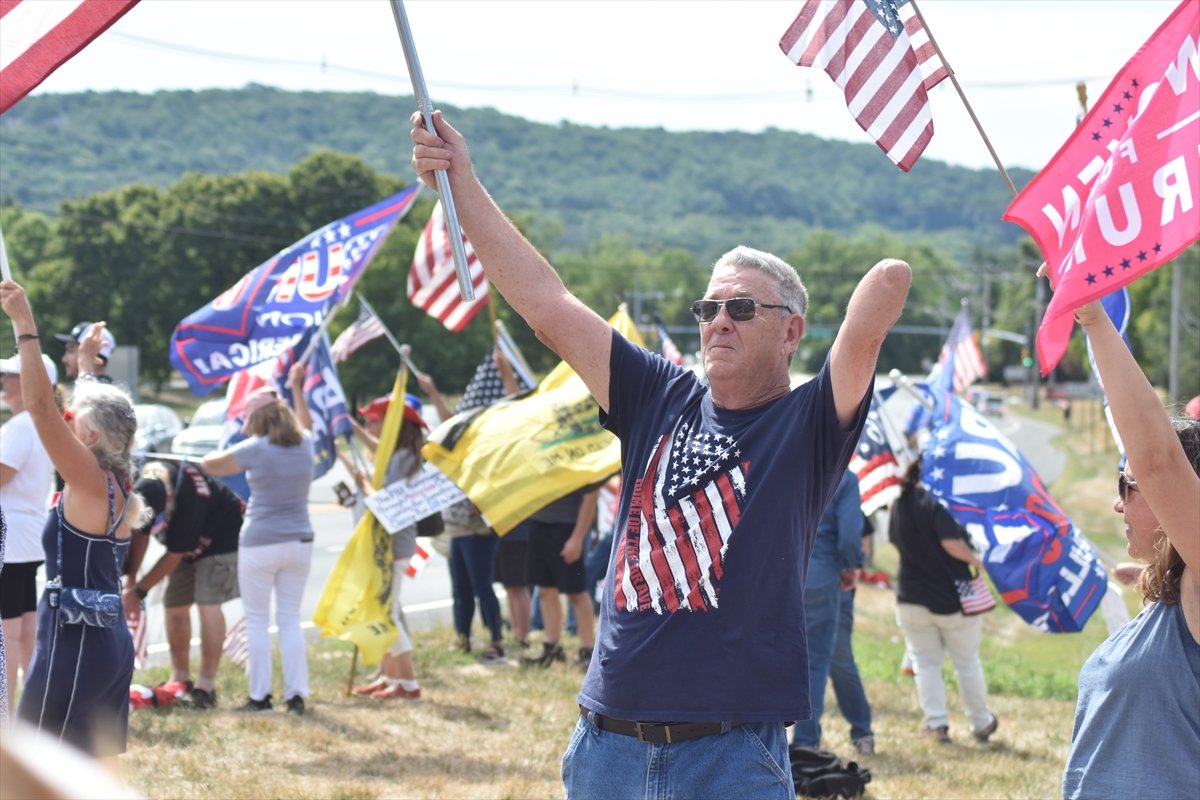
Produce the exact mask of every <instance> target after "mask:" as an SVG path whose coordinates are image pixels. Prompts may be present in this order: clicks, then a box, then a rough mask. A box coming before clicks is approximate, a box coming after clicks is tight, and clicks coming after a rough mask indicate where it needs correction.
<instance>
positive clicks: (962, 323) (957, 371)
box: [938, 308, 987, 394]
mask: <svg viewBox="0 0 1200 800" xmlns="http://www.w3.org/2000/svg"><path fill="white" fill-rule="evenodd" d="M938 363H939V364H941V366H942V369H947V368H950V369H953V370H954V392H955V393H956V394H957V393H959V392H961V391H962V390H963V389H966V388H967V387H968V386H970V385H971V384H972V383H974V382H975V381H977V380H979V379H980V378H986V377H987V364H986V363H985V362H984V360H983V352H982V351H981V350H980V349H979V343H978V342H976V341H975V336H974V335H973V334H972V333H971V323H970V321H969V320H968V319H967V310H966V309H965V308H964V309H963V310H962V311H960V312H958V317H956V318H955V320H954V325H953V326H951V328H950V335H949V336H947V337H946V344H944V345H942V353H941V355H939V356H938ZM947 383H949V382H948V381H947Z"/></svg>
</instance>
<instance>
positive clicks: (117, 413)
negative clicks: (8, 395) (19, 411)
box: [0, 281, 143, 756]
mask: <svg viewBox="0 0 1200 800" xmlns="http://www.w3.org/2000/svg"><path fill="white" fill-rule="evenodd" d="M0 305H3V308H4V311H5V313H7V314H8V316H9V317H10V318H11V319H12V321H13V324H14V326H15V329H16V332H17V352H18V354H19V355H20V357H21V395H22V398H23V400H24V401H25V408H26V410H27V411H28V412H29V414H30V415H31V416H32V417H33V422H34V426H35V428H36V429H37V433H38V436H39V438H41V440H42V444H43V445H44V446H45V448H46V452H47V453H49V455H50V460H51V461H53V462H54V467H55V469H57V470H58V472H59V474H60V475H61V476H62V478H63V482H64V488H63V491H62V493H61V495H60V496H59V498H58V499H57V502H56V503H55V506H54V509H53V510H52V511H51V512H50V514H49V515H48V518H47V520H46V528H45V530H44V531H43V534H42V543H43V546H44V548H45V551H46V578H47V582H48V583H49V582H51V581H54V580H55V579H58V582H59V583H60V584H61V585H62V586H63V587H71V588H75V589H80V588H82V589H98V590H101V591H104V592H112V593H116V594H117V595H118V597H119V595H120V582H121V567H122V564H123V562H124V559H125V554H126V552H127V551H128V549H129V533H130V529H131V528H132V527H134V526H136V525H137V523H138V521H139V519H138V518H139V517H140V516H141V514H142V509H143V504H142V502H141V501H140V499H139V498H138V496H137V495H135V494H131V493H130V489H129V487H130V486H131V477H132V473H133V462H132V458H131V450H132V446H133V438H134V432H135V431H136V429H137V418H136V416H135V415H134V413H133V406H132V405H131V404H130V402H129V398H128V397H127V396H126V395H125V394H124V393H123V392H121V391H120V390H118V389H116V388H114V387H112V386H109V385H106V384H103V383H99V382H97V381H95V379H94V374H93V373H92V368H93V367H94V365H95V357H96V354H97V353H98V352H99V349H100V345H101V343H102V339H101V337H102V335H103V331H104V323H97V324H96V325H95V326H94V328H93V330H92V333H91V335H89V336H88V337H87V338H86V339H85V340H84V341H83V342H82V343H81V344H80V347H79V371H80V374H79V378H78V379H77V382H76V388H75V395H74V397H73V398H72V401H71V403H70V405H69V406H68V408H67V410H66V411H65V412H64V413H62V414H60V413H59V411H58V408H57V406H56V405H55V402H54V390H53V387H52V386H51V385H50V379H49V377H48V376H47V375H46V371H45V369H44V367H43V366H42V358H41V348H40V347H39V345H38V336H37V327H36V326H35V324H34V319H33V312H32V310H31V309H30V307H29V301H28V299H27V298H26V296H25V292H24V290H23V289H22V288H21V287H20V286H19V285H17V284H16V283H14V282H12V281H3V282H0ZM52 597H54V593H53V592H52V591H47V592H46V593H44V594H43V595H42V597H41V600H40V601H39V603H38V612H37V644H36V647H35V649H34V656H33V663H32V664H31V665H30V670H29V672H30V674H29V679H28V682H27V683H26V687H25V691H24V692H23V693H22V694H21V702H20V705H19V707H18V709H17V714H18V716H19V717H20V718H21V719H23V720H24V721H26V722H28V723H29V724H31V725H33V726H35V727H37V728H38V729H39V730H41V732H42V733H44V734H48V735H50V736H53V737H54V738H55V739H57V740H58V741H60V742H66V743H69V744H72V745H74V746H76V747H78V748H80V749H82V750H83V751H85V752H87V753H89V754H91V755H95V756H111V755H116V754H119V753H123V752H125V740H126V733H127V730H128V722H129V683H130V679H131V678H132V676H133V642H132V640H131V639H130V636H129V629H128V627H126V625H125V621H124V619H121V618H120V613H119V600H118V606H117V608H118V614H117V619H116V621H115V624H112V625H111V626H108V627H105V626H97V625H94V624H81V623H80V622H79V621H78V617H74V618H71V619H68V617H69V616H70V615H68V614H65V613H63V611H62V610H61V609H60V608H59V607H57V605H55V606H51V602H50V601H51V599H52ZM54 599H55V600H56V601H57V597H54Z"/></svg>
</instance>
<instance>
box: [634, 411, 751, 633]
mask: <svg viewBox="0 0 1200 800" xmlns="http://www.w3.org/2000/svg"><path fill="white" fill-rule="evenodd" d="M749 469H750V462H749V461H743V460H742V452H741V448H739V447H738V444H737V442H736V441H734V440H733V439H732V438H731V437H729V436H725V435H724V434H720V433H710V432H706V431H705V432H702V431H695V430H692V429H689V426H688V424H687V423H686V422H681V423H680V424H679V426H678V427H677V428H676V430H675V433H674V434H673V435H670V436H666V435H664V436H663V437H662V440H661V441H660V442H659V444H658V447H656V448H655V450H654V454H653V455H652V456H651V458H650V463H649V464H648V465H647V466H646V471H645V473H644V474H643V476H642V477H641V478H638V479H637V483H636V484H635V485H634V489H633V500H632V503H631V505H630V507H629V516H628V520H629V521H628V525H627V528H626V530H625V533H624V534H623V535H621V536H619V537H618V538H619V542H620V543H619V545H618V547H619V548H620V550H619V552H618V554H617V571H616V574H615V576H614V581H615V583H614V586H615V593H616V604H617V610H618V611H634V610H637V611H648V610H653V611H655V612H656V613H658V614H663V613H674V612H675V611H677V610H679V609H686V610H688V611H706V610H708V609H710V608H716V607H717V589H716V585H715V581H719V580H720V579H721V575H722V574H723V573H724V569H723V567H722V562H723V561H724V557H725V551H726V549H727V547H728V544H729V537H730V535H731V534H732V533H733V529H734V527H735V526H736V525H737V522H738V520H739V519H740V518H741V509H742V502H743V501H744V500H745V497H746V475H747V473H748V471H749Z"/></svg>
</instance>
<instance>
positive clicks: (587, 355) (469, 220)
mask: <svg viewBox="0 0 1200 800" xmlns="http://www.w3.org/2000/svg"><path fill="white" fill-rule="evenodd" d="M433 117H434V125H435V127H436V128H437V130H438V131H439V132H440V133H441V136H438V135H437V134H434V133H431V132H430V131H427V130H426V129H425V123H424V120H423V118H422V117H421V115H420V114H419V113H418V114H414V115H413V118H412V122H413V129H412V140H413V157H412V164H413V169H414V170H416V172H417V175H418V176H419V177H420V179H421V180H422V181H423V182H424V183H425V185H426V186H429V187H430V188H432V189H434V190H435V191H436V189H437V183H436V179H435V176H434V171H435V170H439V169H444V170H446V173H447V177H449V179H450V188H451V191H452V192H453V193H454V205H455V207H456V210H457V211H458V219H459V222H460V223H461V224H462V228H463V231H464V232H465V233H466V234H467V237H468V238H469V239H470V240H471V246H472V247H474V248H475V253H476V255H478V256H479V263H480V264H482V265H483V268H484V271H485V272H486V273H487V276H488V280H489V281H491V282H492V283H493V284H495V286H496V288H497V289H499V290H500V294H502V295H503V296H504V299H505V300H507V301H508V302H509V304H510V305H511V306H512V307H513V308H514V309H516V311H517V313H518V314H520V315H521V316H522V317H523V318H524V319H525V321H526V322H527V323H529V326H530V327H531V328H533V330H534V333H536V334H537V337H538V338H539V339H541V340H542V342H543V343H544V344H545V345H546V346H547V347H549V348H550V349H551V350H553V351H554V352H555V353H557V354H558V355H559V356H560V357H561V358H562V359H563V360H564V361H566V362H567V363H568V364H570V365H571V367H572V368H573V369H574V370H575V371H576V372H577V373H578V374H579V376H580V377H581V378H583V380H584V382H585V383H586V384H587V386H588V389H589V390H590V391H591V393H592V396H593V397H595V398H596V402H598V403H599V404H600V407H601V408H603V409H605V410H606V411H607V410H608V358H609V353H610V352H611V349H612V330H611V329H610V328H609V326H608V323H607V322H606V321H605V320H604V319H603V318H602V317H601V316H599V315H598V314H596V313H595V312H594V311H592V310H591V309H589V308H588V307H587V306H585V305H584V304H583V303H581V302H580V301H579V300H578V299H577V298H576V297H575V296H574V295H572V294H571V293H570V292H569V291H567V287H566V286H564V285H563V282H562V279H561V278H560V277H559V276H558V273H557V272H555V271H554V268H553V267H551V266H550V264H549V263H548V262H547V261H546V259H544V258H542V256H541V254H540V253H538V251H537V250H536V249H535V248H534V246H533V245H532V244H530V243H529V242H528V241H527V240H526V239H525V237H524V236H522V235H521V233H520V231H518V230H517V229H516V228H515V227H514V226H513V224H512V223H511V222H509V221H508V218H507V217H505V216H504V213H503V212H502V211H501V210H500V208H499V207H498V206H497V205H496V204H495V202H493V200H492V198H491V197H490V196H489V195H488V193H487V190H485V189H484V188H483V185H482V184H481V183H480V182H479V180H478V179H477V178H476V177H475V173H474V170H473V169H472V167H471V158H470V154H469V153H468V152H467V143H466V140H465V139H464V138H463V136H462V134H460V133H459V132H458V131H456V130H455V129H454V128H453V127H451V126H450V125H449V124H448V123H447V122H446V121H445V120H443V119H442V112H440V111H435V112H433Z"/></svg>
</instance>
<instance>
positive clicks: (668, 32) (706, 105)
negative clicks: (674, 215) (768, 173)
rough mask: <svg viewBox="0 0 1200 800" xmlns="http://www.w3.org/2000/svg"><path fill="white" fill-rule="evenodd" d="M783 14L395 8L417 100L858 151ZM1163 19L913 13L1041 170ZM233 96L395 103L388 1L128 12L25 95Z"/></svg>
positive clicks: (516, 5)
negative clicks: (422, 83)
mask: <svg viewBox="0 0 1200 800" xmlns="http://www.w3.org/2000/svg"><path fill="white" fill-rule="evenodd" d="M1185 1H1190V2H1197V1H1200V0H1185ZM800 5H801V4H800V2H799V0H768V1H767V2H752V1H750V0H744V1H741V2H734V1H733V0H709V1H707V2H706V1H705V0H671V1H670V2H667V1H665V0H642V1H641V2H637V1H636V0H609V1H608V2H592V1H590V0H558V2H554V1H553V0H535V1H533V2H521V1H519V0H506V1H504V2H500V1H498V0H486V1H485V2H474V1H472V0H409V2H408V3H406V8H407V12H408V16H409V20H410V22H411V25H412V30H413V34H414V38H415V41H416V47H417V53H418V55H419V58H420V62H421V66H422V68H423V71H424V73H425V79H426V83H427V84H428V87H429V91H430V95H431V97H432V99H433V101H434V104H435V105H436V104H438V103H439V102H447V103H453V104H455V105H459V106H493V107H495V108H498V109H500V110H501V111H504V112H506V113H511V114H515V115H518V116H522V117H526V118H529V119H534V120H538V121H544V122H558V121H560V120H564V119H566V120H570V121H572V122H576V123H579V124H586V125H607V126H611V127H630V126H635V127H645V126H652V127H663V128H667V129H669V130H730V129H737V130H746V131H760V130H763V129H764V128H767V127H775V128H780V129H784V130H792V131H801V132H808V133H814V134H816V135H818V136H822V137H828V138H837V139H845V140H847V141H853V142H868V141H869V140H868V138H867V137H866V134H864V133H863V132H862V131H861V130H860V129H859V128H858V126H857V125H856V124H855V123H854V121H853V119H852V118H851V117H850V116H849V113H848V112H847V110H846V107H845V102H844V100H843V99H842V97H841V94H840V91H839V90H838V89H837V88H836V87H835V86H834V85H833V83H832V82H831V81H830V79H829V78H828V77H827V76H826V75H825V74H824V73H823V72H819V71H817V70H813V69H810V68H800V67H796V66H795V65H793V64H792V63H791V62H789V61H788V60H787V58H786V57H785V56H784V55H783V54H782V53H781V52H780V50H779V47H778V41H779V38H780V36H781V35H782V34H783V31H784V29H785V28H786V27H787V25H788V23H790V22H791V20H792V18H793V17H794V16H795V15H796V13H797V12H798V10H799V8H800ZM1176 5H1177V3H1176V2H1173V1H1172V0H922V3H921V9H922V12H923V13H924V16H925V19H926V22H927V23H928V26H929V29H930V31H931V33H932V34H933V36H934V38H935V39H936V40H937V41H938V44H939V45H941V48H942V51H943V53H944V54H945V56H946V59H947V61H948V62H949V64H950V66H951V67H952V68H953V69H954V70H955V71H956V72H957V74H958V76H959V79H960V81H961V82H962V84H963V87H964V89H965V91H966V94H967V98H968V100H970V101H971V103H972V105H973V106H974V108H975V111H976V114H977V115H978V116H979V118H980V120H981V122H982V124H983V126H984V129H985V130H986V131H987V133H988V135H989V136H990V137H991V139H992V142H993V144H994V146H995V148H996V150H997V151H998V154H999V156H1000V158H1001V159H1002V160H1003V161H1004V163H1005V165H1006V166H1010V167H1011V166H1022V167H1027V168H1030V169H1039V168H1040V167H1042V166H1043V165H1044V164H1045V163H1046V162H1047V161H1048V160H1049V159H1050V158H1051V157H1052V156H1053V154H1054V153H1055V152H1056V151H1057V150H1058V148H1059V147H1060V146H1061V145H1062V143H1063V142H1064V141H1065V140H1066V137H1067V136H1069V135H1070V133H1071V130H1072V129H1073V127H1074V125H1075V119H1076V116H1077V114H1078V113H1079V110H1080V107H1079V103H1078V100H1077V99H1076V92H1075V84H1076V82H1077V81H1084V82H1086V85H1087V88H1088V93H1089V95H1090V96H1091V97H1093V98H1094V97H1097V96H1099V95H1100V93H1101V92H1102V90H1103V89H1104V87H1105V86H1107V84H1108V82H1109V81H1110V80H1111V79H1112V77H1113V76H1114V75H1115V74H1116V73H1117V71H1118V70H1119V69H1120V68H1121V66H1122V65H1124V63H1125V62H1126V61H1128V60H1129V58H1130V57H1132V56H1133V54H1134V53H1135V52H1136V50H1137V49H1138V48H1139V47H1140V46H1141V45H1142V43H1143V42H1145V40H1146V39H1147V38H1148V37H1149V36H1150V35H1151V34H1152V33H1153V32H1154V30H1155V29H1156V28H1157V27H1158V26H1159V25H1160V24H1161V23H1162V22H1163V21H1164V20H1165V19H1166V18H1167V16H1168V15H1169V14H1170V12H1171V10H1172V9H1174V8H1175V7H1176ZM0 33H2V31H0ZM250 82H253V83H260V84H266V85H270V86H279V87H282V88H286V89H307V90H316V91H374V92H379V93H381V94H388V95H398V94H411V92H412V85H411V83H410V82H409V78H408V74H407V72H406V70H405V66H404V57H403V52H402V50H401V47H400V40H399V36H398V35H397V33H396V27H395V23H394V20H393V16H392V11H391V6H390V3H389V2H387V1H386V0H337V2H334V0H142V2H141V3H140V4H139V5H137V6H135V7H134V8H133V10H132V11H130V12H129V13H128V14H127V15H126V16H125V17H123V18H122V19H121V20H120V21H118V22H117V24H116V25H114V26H113V27H112V28H111V29H110V30H109V31H108V33H106V34H104V35H103V36H101V37H100V38H99V39H97V40H96V41H95V42H93V43H92V44H91V45H89V47H88V48H87V49H85V50H84V51H83V52H82V53H80V54H79V55H78V56H76V57H75V58H74V59H73V60H72V61H69V62H68V63H67V64H66V65H64V66H63V67H61V68H60V69H59V70H58V71H57V72H56V73H55V74H54V75H52V76H50V78H48V79H47V80H46V81H45V82H44V83H43V84H42V85H41V86H40V87H39V88H38V89H37V90H35V92H37V93H42V92H76V91H82V90H87V89H94V90H98V91H103V90H109V89H123V90H132V91H139V92H151V91H155V90H157V89H180V88H195V89H199V88H208V87H227V88H236V87H241V86H244V85H245V84H247V83H250ZM382 102H387V100H386V99H384V100H382ZM931 102H932V104H933V118H934V129H935V134H934V137H933V142H932V143H931V144H930V146H929V148H928V149H927V150H926V151H925V157H926V158H930V157H932V158H936V159H940V160H943V161H948V162H951V163H955V164H962V165H966V166H971V167H990V166H991V163H992V162H991V159H990V157H989V156H988V154H987V150H986V149H985V147H984V145H983V143H982V141H981V140H980V138H979V136H978V135H977V134H976V133H975V130H974V127H973V126H972V124H971V122H970V119H969V117H968V115H967V113H966V111H965V110H964V107H963V105H962V103H961V101H960V100H959V98H958V96H957V94H956V93H955V91H954V88H953V87H952V85H951V83H950V81H944V82H943V83H942V84H940V85H939V86H938V87H937V88H936V89H935V90H934V91H933V93H932V100H931ZM314 113H320V112H319V109H314ZM451 122H453V120H451ZM464 133H466V134H467V136H468V139H469V138H470V135H471V132H470V131H469V130H468V131H464ZM381 135H388V134H385V133H383V132H381ZM403 142H404V144H402V145H401V146H405V145H406V144H407V136H405V137H404V139H403ZM879 157H880V158H881V159H885V158H886V157H885V156H884V155H883V153H880V155H879ZM915 169H917V170H919V169H920V163H918V164H917V166H916V167H915Z"/></svg>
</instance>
